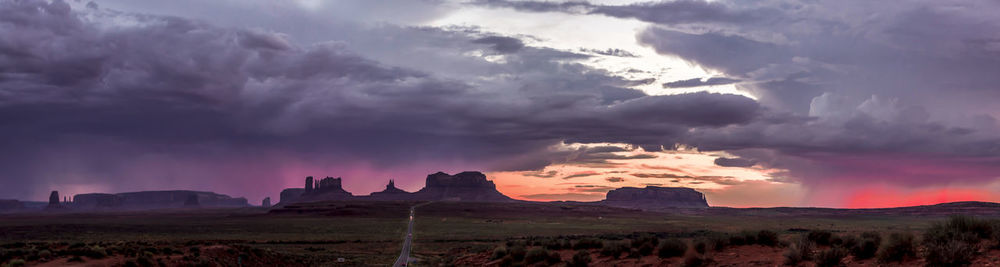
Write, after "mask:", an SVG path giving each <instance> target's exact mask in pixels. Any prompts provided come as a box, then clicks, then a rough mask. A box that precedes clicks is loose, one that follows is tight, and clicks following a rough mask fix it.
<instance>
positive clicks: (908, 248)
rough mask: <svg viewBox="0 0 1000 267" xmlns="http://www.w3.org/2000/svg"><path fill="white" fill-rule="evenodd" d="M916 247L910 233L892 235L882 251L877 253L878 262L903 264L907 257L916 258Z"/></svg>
mask: <svg viewBox="0 0 1000 267" xmlns="http://www.w3.org/2000/svg"><path fill="white" fill-rule="evenodd" d="M916 251H917V250H916V247H915V246H914V243H913V234H911V233H892V234H891V235H889V240H887V241H886V242H885V245H883V246H882V249H881V250H879V251H878V254H877V256H878V261H879V262H882V263H888V262H903V260H904V259H906V258H907V257H914V256H916V254H917V253H916Z"/></svg>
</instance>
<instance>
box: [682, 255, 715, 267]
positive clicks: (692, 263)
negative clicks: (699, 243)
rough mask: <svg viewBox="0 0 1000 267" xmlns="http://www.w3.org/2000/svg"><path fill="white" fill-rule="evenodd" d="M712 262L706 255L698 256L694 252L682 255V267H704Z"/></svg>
mask: <svg viewBox="0 0 1000 267" xmlns="http://www.w3.org/2000/svg"><path fill="white" fill-rule="evenodd" d="M711 261H712V260H711V259H710V258H708V256H707V255H704V254H698V253H694V252H688V253H687V254H684V267H700V266H706V265H708V263H710V262H711Z"/></svg>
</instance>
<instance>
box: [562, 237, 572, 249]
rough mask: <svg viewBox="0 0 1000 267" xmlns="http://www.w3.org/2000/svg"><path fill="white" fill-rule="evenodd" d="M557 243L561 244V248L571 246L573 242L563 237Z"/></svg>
mask: <svg viewBox="0 0 1000 267" xmlns="http://www.w3.org/2000/svg"><path fill="white" fill-rule="evenodd" d="M559 245H560V246H562V248H563V249H570V248H573V243H572V242H569V239H563V240H562V241H561V242H559Z"/></svg>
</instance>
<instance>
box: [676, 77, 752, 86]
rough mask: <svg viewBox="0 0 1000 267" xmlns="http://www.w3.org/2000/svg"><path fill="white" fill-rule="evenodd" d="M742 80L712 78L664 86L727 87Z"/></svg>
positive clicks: (689, 80) (681, 81)
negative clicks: (726, 85)
mask: <svg viewBox="0 0 1000 267" xmlns="http://www.w3.org/2000/svg"><path fill="white" fill-rule="evenodd" d="M739 81H740V80H736V79H730V78H726V77H712V78H708V79H707V80H704V81H702V80H701V78H694V79H687V80H679V81H672V82H668V83H664V84H663V88H691V87H699V86H712V85H725V84H733V83H736V82H739Z"/></svg>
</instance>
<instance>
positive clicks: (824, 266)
mask: <svg viewBox="0 0 1000 267" xmlns="http://www.w3.org/2000/svg"><path fill="white" fill-rule="evenodd" d="M846 256H847V250H844V249H843V248H839V247H834V248H830V249H827V250H824V251H820V252H819V254H816V266H817V267H833V266H840V263H841V262H842V261H843V260H844V257H846Z"/></svg>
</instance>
